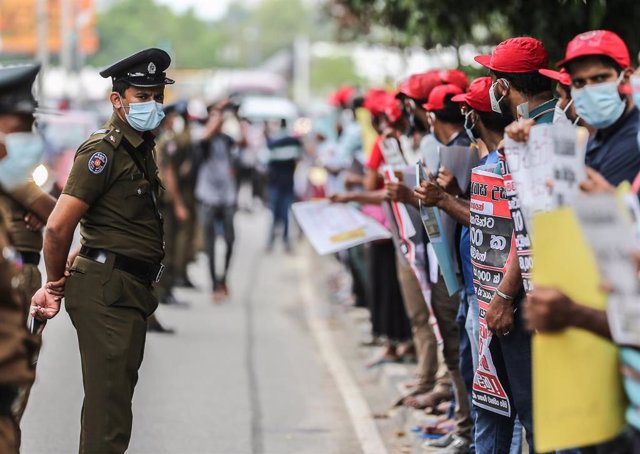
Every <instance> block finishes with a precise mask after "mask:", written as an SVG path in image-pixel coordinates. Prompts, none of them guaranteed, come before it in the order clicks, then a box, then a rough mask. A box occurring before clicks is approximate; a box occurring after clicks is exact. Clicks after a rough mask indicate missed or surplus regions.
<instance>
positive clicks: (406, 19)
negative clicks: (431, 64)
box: [327, 0, 640, 61]
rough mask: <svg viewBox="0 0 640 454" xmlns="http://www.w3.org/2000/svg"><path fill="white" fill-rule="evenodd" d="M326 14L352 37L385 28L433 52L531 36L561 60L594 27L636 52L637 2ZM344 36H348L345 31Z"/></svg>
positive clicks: (351, 2) (547, 1) (435, 2)
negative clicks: (573, 40)
mask: <svg viewBox="0 0 640 454" xmlns="http://www.w3.org/2000/svg"><path fill="white" fill-rule="evenodd" d="M327 11H328V12H329V14H331V15H332V16H333V17H336V19H337V22H338V25H339V26H342V27H343V28H342V29H341V32H342V33H344V25H346V26H348V27H350V28H351V30H353V32H352V36H351V38H353V35H355V36H367V35H369V34H371V33H374V32H375V30H376V27H378V28H379V27H385V28H387V29H389V30H390V31H391V32H392V33H393V34H392V35H391V36H393V40H394V41H395V43H396V44H405V45H406V44H415V43H419V44H420V45H422V46H424V47H427V48H432V47H434V46H435V45H437V44H442V45H453V46H456V47H457V46H459V45H460V44H463V43H466V42H468V43H474V44H488V43H493V44H496V43H497V42H498V41H500V40H502V39H506V38H508V37H510V36H523V35H524V36H533V37H536V38H538V39H540V40H541V41H542V42H543V43H544V44H545V47H546V48H547V49H548V50H549V53H550V55H551V58H552V61H556V60H558V59H560V58H562V56H563V54H564V49H565V46H566V44H567V42H568V41H569V40H570V39H571V38H573V37H574V36H575V35H577V34H579V33H581V32H584V31H587V30H594V29H601V28H604V29H609V30H612V31H615V32H616V33H618V34H619V35H620V36H621V37H622V38H623V39H624V40H625V42H626V43H627V45H628V46H629V49H630V51H631V53H632V55H635V54H636V53H637V52H638V50H639V49H640V42H639V41H638V38H637V30H636V28H635V27H636V26H637V25H636V24H638V23H640V2H638V1H637V0H615V1H614V0H494V1H491V2H479V1H477V0H458V1H456V2H455V4H452V3H451V2H443V1H442V0H388V1H385V2H380V1H376V0H331V2H330V4H329V6H328V8H327ZM347 34H348V32H347Z"/></svg>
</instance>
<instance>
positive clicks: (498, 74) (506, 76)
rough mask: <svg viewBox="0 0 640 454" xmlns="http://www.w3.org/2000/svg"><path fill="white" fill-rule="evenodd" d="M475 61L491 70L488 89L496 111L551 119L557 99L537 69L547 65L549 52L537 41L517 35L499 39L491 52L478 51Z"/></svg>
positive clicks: (549, 121) (546, 119)
mask: <svg viewBox="0 0 640 454" xmlns="http://www.w3.org/2000/svg"><path fill="white" fill-rule="evenodd" d="M475 60H476V62H478V63H480V64H481V65H482V66H484V67H486V68H489V69H490V70H491V77H492V79H493V81H494V82H493V85H492V86H491V89H490V90H489V95H490V96H491V107H492V109H493V110H494V111H495V112H498V113H502V114H503V115H506V116H508V115H511V116H512V117H513V118H518V117H525V118H532V119H534V120H535V121H536V123H551V121H553V109H554V106H555V103H556V100H555V99H553V97H552V95H551V84H550V82H549V80H548V79H547V78H545V77H544V76H542V75H541V74H540V73H539V72H538V70H540V69H544V68H546V67H547V66H549V55H548V53H547V51H546V49H545V48H544V46H543V45H542V43H541V42H540V41H538V40H537V39H534V38H528V37H518V38H510V39H507V40H506V41H503V42H501V43H500V44H499V45H498V46H497V47H496V49H495V50H494V52H493V54H491V55H478V56H477V57H475Z"/></svg>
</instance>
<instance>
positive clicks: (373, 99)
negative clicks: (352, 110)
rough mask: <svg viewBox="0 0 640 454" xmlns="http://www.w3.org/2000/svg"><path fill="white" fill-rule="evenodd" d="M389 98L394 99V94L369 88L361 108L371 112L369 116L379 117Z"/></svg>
mask: <svg viewBox="0 0 640 454" xmlns="http://www.w3.org/2000/svg"><path fill="white" fill-rule="evenodd" d="M389 98H391V99H393V100H394V101H395V100H396V99H395V94H394V93H391V92H388V91H387V90H384V89H382V88H371V89H369V90H367V92H366V93H365V94H364V101H363V104H362V107H364V108H365V109H367V110H368V111H369V112H371V115H380V114H383V113H384V110H385V108H386V106H387V104H388V101H389Z"/></svg>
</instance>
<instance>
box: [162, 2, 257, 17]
mask: <svg viewBox="0 0 640 454" xmlns="http://www.w3.org/2000/svg"><path fill="white" fill-rule="evenodd" d="M234 1H238V0H155V2H156V3H160V4H163V5H167V6H169V7H170V8H171V9H172V10H174V11H176V12H178V13H181V12H183V11H185V10H186V9H188V8H190V7H193V8H194V10H195V12H196V15H197V16H198V17H200V18H201V19H205V20H212V19H220V18H221V17H222V16H224V13H225V12H226V11H227V8H228V7H229V5H230V4H231V3H232V2H234ZM259 1H260V0H244V1H243V3H248V4H255V3H258V2H259Z"/></svg>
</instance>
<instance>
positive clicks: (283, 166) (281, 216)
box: [265, 119, 303, 252]
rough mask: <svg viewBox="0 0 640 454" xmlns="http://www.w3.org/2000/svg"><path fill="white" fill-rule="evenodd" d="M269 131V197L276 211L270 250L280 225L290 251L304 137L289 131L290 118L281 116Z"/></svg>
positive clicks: (271, 208)
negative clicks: (291, 215) (292, 205)
mask: <svg viewBox="0 0 640 454" xmlns="http://www.w3.org/2000/svg"><path fill="white" fill-rule="evenodd" d="M278 123H279V124H278V125H277V126H275V127H274V128H273V129H275V130H274V131H270V130H268V129H267V131H265V132H266V137H267V147H268V148H269V158H268V162H269V170H268V172H267V175H268V176H267V198H268V201H269V208H270V210H271V213H272V215H273V222H272V224H271V230H270V233H269V243H268V245H267V250H272V249H273V247H274V245H275V241H276V233H277V230H278V227H282V242H283V244H284V248H285V251H287V252H291V251H292V247H291V242H290V241H289V210H290V209H291V204H293V202H294V198H295V195H294V190H293V186H294V184H293V181H294V178H293V176H294V173H295V170H296V165H297V163H298V160H299V159H300V158H301V157H302V153H303V150H302V141H301V140H300V139H299V138H298V137H296V136H294V135H293V134H292V133H290V132H289V129H288V124H287V120H285V119H281V120H280V121H279V122H278Z"/></svg>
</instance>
